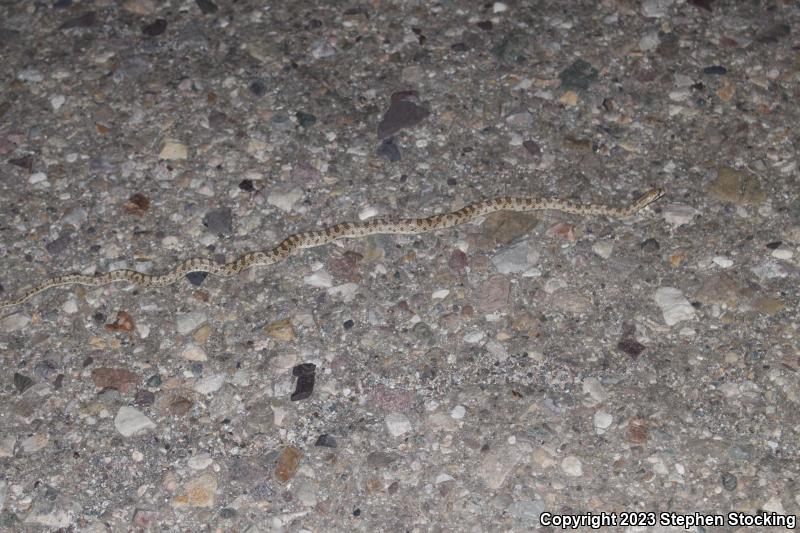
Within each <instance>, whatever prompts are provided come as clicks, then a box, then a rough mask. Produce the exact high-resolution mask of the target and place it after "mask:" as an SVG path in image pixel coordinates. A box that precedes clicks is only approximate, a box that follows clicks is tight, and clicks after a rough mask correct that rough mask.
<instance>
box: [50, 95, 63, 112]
mask: <svg viewBox="0 0 800 533" xmlns="http://www.w3.org/2000/svg"><path fill="white" fill-rule="evenodd" d="M66 101H67V98H66V97H65V96H64V95H63V94H58V95H56V96H54V97H52V98H51V99H50V107H52V108H53V111H58V110H59V109H61V106H62V105H64V102H66Z"/></svg>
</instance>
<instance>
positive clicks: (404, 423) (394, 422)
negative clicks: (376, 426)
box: [384, 413, 411, 437]
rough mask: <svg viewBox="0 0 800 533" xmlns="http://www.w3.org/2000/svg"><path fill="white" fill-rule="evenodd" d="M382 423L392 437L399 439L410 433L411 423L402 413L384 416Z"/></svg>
mask: <svg viewBox="0 0 800 533" xmlns="http://www.w3.org/2000/svg"><path fill="white" fill-rule="evenodd" d="M384 422H385V423H386V429H387V430H389V434H390V435H391V436H392V437H399V436H400V435H402V434H404V433H408V432H409V431H411V421H410V420H409V419H408V417H407V416H406V415H404V414H403V413H389V414H388V415H386V418H385V419H384Z"/></svg>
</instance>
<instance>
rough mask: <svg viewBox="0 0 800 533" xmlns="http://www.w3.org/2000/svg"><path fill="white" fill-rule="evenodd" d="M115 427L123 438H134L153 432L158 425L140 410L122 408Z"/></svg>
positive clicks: (116, 418) (115, 421)
mask: <svg viewBox="0 0 800 533" xmlns="http://www.w3.org/2000/svg"><path fill="white" fill-rule="evenodd" d="M114 427H115V428H117V431H119V432H120V433H121V434H122V436H123V437H132V436H135V435H140V434H142V433H147V432H149V431H152V430H154V429H155V428H156V425H155V423H153V421H152V420H150V419H149V418H147V417H146V416H145V415H144V414H143V413H142V412H141V411H139V410H138V409H136V408H134V407H128V406H122V407H120V409H119V411H117V416H116V417H115V418H114Z"/></svg>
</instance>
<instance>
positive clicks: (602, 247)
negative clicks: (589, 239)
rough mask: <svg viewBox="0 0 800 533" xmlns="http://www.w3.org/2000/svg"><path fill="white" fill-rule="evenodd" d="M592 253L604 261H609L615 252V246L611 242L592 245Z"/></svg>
mask: <svg viewBox="0 0 800 533" xmlns="http://www.w3.org/2000/svg"><path fill="white" fill-rule="evenodd" d="M592 251H593V252H594V253H596V254H597V255H599V256H600V257H602V258H603V259H608V258H609V257H611V252H612V251H614V244H613V243H612V242H611V241H598V242H596V243H594V244H593V245H592Z"/></svg>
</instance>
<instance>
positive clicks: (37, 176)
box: [28, 172, 47, 185]
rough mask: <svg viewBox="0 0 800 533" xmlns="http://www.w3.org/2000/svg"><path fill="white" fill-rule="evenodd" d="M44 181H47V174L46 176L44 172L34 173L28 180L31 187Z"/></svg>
mask: <svg viewBox="0 0 800 533" xmlns="http://www.w3.org/2000/svg"><path fill="white" fill-rule="evenodd" d="M43 181H47V174H45V173H44V172H34V173H33V174H31V175H30V177H29V178H28V183H30V184H31V185H35V184H37V183H41V182H43Z"/></svg>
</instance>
